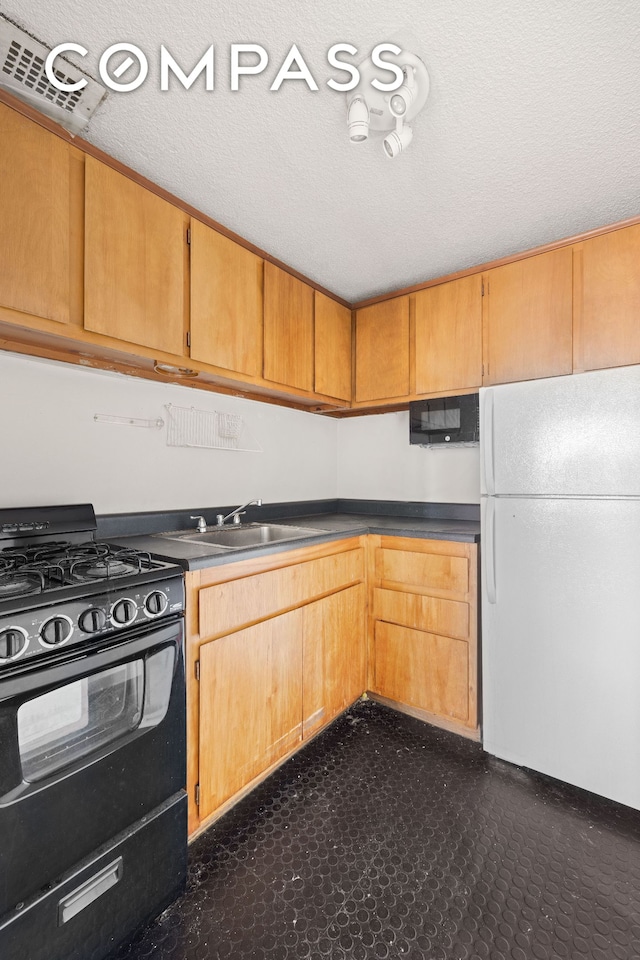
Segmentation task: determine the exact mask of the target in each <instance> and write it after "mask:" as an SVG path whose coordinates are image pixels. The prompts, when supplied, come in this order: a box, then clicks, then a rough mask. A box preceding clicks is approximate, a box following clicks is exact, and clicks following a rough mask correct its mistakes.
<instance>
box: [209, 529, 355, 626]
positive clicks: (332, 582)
mask: <svg viewBox="0 0 640 960" xmlns="http://www.w3.org/2000/svg"><path fill="white" fill-rule="evenodd" d="M363 579H364V552H363V550H362V548H361V547H358V548H357V549H356V550H349V551H347V552H345V553H336V554H334V555H332V556H329V557H323V558H321V559H319V560H307V561H306V562H304V563H297V564H295V565H293V566H291V567H281V568H280V569H278V570H268V571H267V572H266V573H259V574H257V575H256V576H253V577H245V578H244V579H242V580H231V581H229V582H227V583H220V584H217V585H216V586H212V587H205V588H204V589H203V590H201V591H200V603H199V608H200V636H201V637H210V636H217V635H218V634H221V633H228V632H229V631H231V630H235V629H238V628H239V627H242V626H244V625H246V624H248V623H255V622H256V621H258V620H265V619H266V618H267V617H271V616H273V615H274V614H276V613H278V612H279V611H280V610H286V609H288V608H289V607H295V606H298V605H301V604H303V603H307V602H308V601H310V600H313V599H314V598H315V597H319V596H322V594H325V593H331V592H332V591H333V590H338V589H340V587H343V586H347V585H349V584H352V583H358V582H359V581H360V580H363Z"/></svg>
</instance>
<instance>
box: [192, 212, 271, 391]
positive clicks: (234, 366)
mask: <svg viewBox="0 0 640 960" xmlns="http://www.w3.org/2000/svg"><path fill="white" fill-rule="evenodd" d="M262 279H263V261H262V260H261V259H260V257H257V256H256V255H255V254H254V253H251V251H250V250H246V249H245V248H244V247H241V246H240V244H238V243H234V241H233V240H229V239H228V238H227V237H224V236H222V234H221V233H217V232H216V231H215V230H212V229H211V227H207V226H205V224H203V223H200V221H199V220H192V222H191V357H192V358H193V359H194V360H201V361H202V362H203V363H212V364H214V365H215V366H216V367H224V368H225V369H227V370H233V371H237V372H239V373H245V374H247V375H248V376H251V377H261V376H262Z"/></svg>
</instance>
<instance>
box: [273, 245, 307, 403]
mask: <svg viewBox="0 0 640 960" xmlns="http://www.w3.org/2000/svg"><path fill="white" fill-rule="evenodd" d="M313 294H314V291H313V289H312V288H311V287H310V286H308V285H307V284H306V283H303V282H302V281H301V280H298V279H296V277H293V276H291V274H290V273H286V272H285V271H284V270H280V268H279V267H276V266H275V265H274V264H273V263H269V262H268V261H266V262H265V265H264V377H265V380H274V381H275V382H276V383H283V384H286V385H287V386H289V387H297V388H298V389H299V390H309V391H311V390H313Z"/></svg>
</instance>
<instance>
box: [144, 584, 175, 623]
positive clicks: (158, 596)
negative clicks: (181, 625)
mask: <svg viewBox="0 0 640 960" xmlns="http://www.w3.org/2000/svg"><path fill="white" fill-rule="evenodd" d="M168 604H169V601H168V600H167V595H166V593H163V592H162V590H153V591H152V592H151V593H150V594H149V596H148V597H145V601H144V608H145V610H146V611H147V613H148V614H149V616H150V617H159V616H160V614H161V613H164V612H165V610H166V609H167V606H168Z"/></svg>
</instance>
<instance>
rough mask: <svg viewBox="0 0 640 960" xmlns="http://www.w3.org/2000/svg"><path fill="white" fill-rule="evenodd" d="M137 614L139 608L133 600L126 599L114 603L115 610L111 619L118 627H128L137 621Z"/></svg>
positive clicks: (112, 611)
mask: <svg viewBox="0 0 640 960" xmlns="http://www.w3.org/2000/svg"><path fill="white" fill-rule="evenodd" d="M137 612H138V607H137V605H136V604H135V603H134V602H133V600H129V598H128V597H124V598H123V599H122V600H118V602H117V603H114V605H113V609H112V610H111V619H112V620H113V622H114V623H115V625H116V626H117V627H128V626H129V624H130V623H133V621H134V620H135V618H136V614H137Z"/></svg>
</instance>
